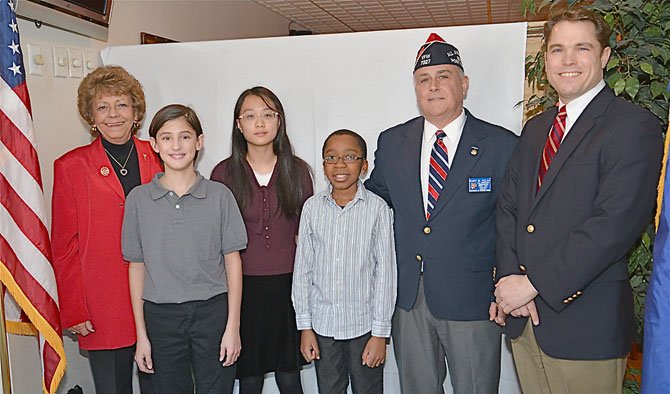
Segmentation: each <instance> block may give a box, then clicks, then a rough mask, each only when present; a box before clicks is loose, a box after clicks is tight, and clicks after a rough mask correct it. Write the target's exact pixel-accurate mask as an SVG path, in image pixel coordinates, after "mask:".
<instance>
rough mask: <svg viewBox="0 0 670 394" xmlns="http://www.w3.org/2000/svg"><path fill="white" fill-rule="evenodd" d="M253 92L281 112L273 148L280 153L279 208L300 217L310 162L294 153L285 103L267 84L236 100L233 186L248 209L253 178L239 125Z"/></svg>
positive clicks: (276, 153)
mask: <svg viewBox="0 0 670 394" xmlns="http://www.w3.org/2000/svg"><path fill="white" fill-rule="evenodd" d="M249 96H256V97H259V98H260V99H261V100H263V102H264V103H265V104H266V105H267V106H268V107H269V108H270V109H272V110H274V111H277V112H278V113H279V119H280V122H279V128H278V129H277V136H276V137H275V139H274V141H273V142H272V150H273V152H274V154H275V155H276V156H277V172H278V173H277V180H276V182H277V197H278V198H279V208H280V209H281V210H282V212H283V213H284V214H285V215H287V216H289V217H294V218H298V217H300V210H301V209H302V203H303V201H304V200H305V193H306V190H305V188H304V186H303V181H304V179H305V176H304V174H310V169H309V166H308V165H307V163H305V162H304V161H303V160H302V159H300V158H298V157H297V156H295V155H294V154H293V147H292V146H291V141H289V139H288V135H287V134H286V116H285V114H284V106H282V104H281V101H279V98H278V97H277V96H276V95H275V94H274V93H272V91H271V90H270V89H268V88H265V87H263V86H256V87H253V88H251V89H247V90H245V91H244V92H242V94H240V97H239V98H238V99H237V103H235V111H234V113H233V137H232V150H231V154H230V159H229V160H230V163H229V165H228V167H227V171H229V174H230V180H231V185H230V186H231V187H230V189H231V190H232V192H233V194H234V195H235V199H236V200H237V204H238V205H239V207H240V210H242V211H244V208H245V207H246V206H247V204H248V202H249V200H250V199H251V193H252V192H253V191H252V188H251V180H250V179H249V174H248V172H247V169H246V166H247V150H248V149H247V140H246V139H244V135H243V134H242V132H241V131H240V130H239V129H238V127H237V119H238V116H240V112H241V110H242V104H243V103H244V99H246V98H247V97H249Z"/></svg>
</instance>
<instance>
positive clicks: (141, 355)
mask: <svg viewBox="0 0 670 394" xmlns="http://www.w3.org/2000/svg"><path fill="white" fill-rule="evenodd" d="M135 362H136V363H137V368H139V370H140V371H142V372H144V373H154V364H153V361H152V360H151V342H149V338H147V337H144V338H137V344H136V345H135Z"/></svg>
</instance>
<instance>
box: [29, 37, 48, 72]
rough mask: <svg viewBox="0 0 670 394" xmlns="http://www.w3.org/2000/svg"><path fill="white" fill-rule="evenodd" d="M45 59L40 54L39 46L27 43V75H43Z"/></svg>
mask: <svg viewBox="0 0 670 394" xmlns="http://www.w3.org/2000/svg"><path fill="white" fill-rule="evenodd" d="M45 63H46V58H45V57H44V55H43V54H42V48H41V47H40V46H39V45H35V44H31V43H28V73H29V74H30V75H43V74H44V64H45Z"/></svg>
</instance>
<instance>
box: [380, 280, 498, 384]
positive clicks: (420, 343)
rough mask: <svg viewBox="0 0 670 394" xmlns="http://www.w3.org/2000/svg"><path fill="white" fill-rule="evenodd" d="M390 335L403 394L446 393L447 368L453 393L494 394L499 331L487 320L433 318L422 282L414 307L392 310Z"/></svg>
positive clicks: (496, 378)
mask: <svg viewBox="0 0 670 394" xmlns="http://www.w3.org/2000/svg"><path fill="white" fill-rule="evenodd" d="M392 335H393V348H394V352H395V358H396V363H397V364H398V373H399V375H400V388H401V391H402V392H403V393H405V394H424V393H425V394H434V393H439V394H442V393H444V388H443V384H444V380H445V378H446V375H447V366H448V367H449V375H450V377H451V385H452V387H453V388H454V393H457V394H461V393H477V394H486V393H492V394H493V393H497V392H498V382H499V380H500V344H501V337H502V333H501V329H500V327H499V326H498V325H497V324H496V323H494V322H490V321H488V320H485V321H451V320H441V319H438V318H436V317H434V316H433V315H432V314H431V313H430V311H429V310H428V306H427V305H426V299H425V296H424V291H423V280H421V281H420V282H419V292H418V295H417V299H416V303H415V304H414V307H413V308H412V309H411V310H410V311H405V310H403V309H400V308H396V310H395V314H394V315H393V331H392ZM445 358H446V365H445Z"/></svg>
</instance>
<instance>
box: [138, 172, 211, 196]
mask: <svg viewBox="0 0 670 394" xmlns="http://www.w3.org/2000/svg"><path fill="white" fill-rule="evenodd" d="M163 175H165V173H164V172H159V173H157V174H156V175H154V177H153V179H152V180H151V183H150V184H149V185H150V186H149V192H150V193H151V198H152V199H154V200H158V199H159V198H162V197H164V196H165V195H166V194H168V193H169V192H170V190H168V189H166V188H165V187H163V184H162V183H161V181H160V179H161V178H162V177H163ZM204 179H205V178H204V177H203V176H202V175H200V173H199V172H197V171H196V178H195V183H194V184H193V186H191V188H190V189H189V191H188V192H187V193H186V194H184V196H185V195H188V194H190V195H192V196H193V197H195V198H205V197H207V183H206V182H204ZM182 197H183V196H182Z"/></svg>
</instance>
